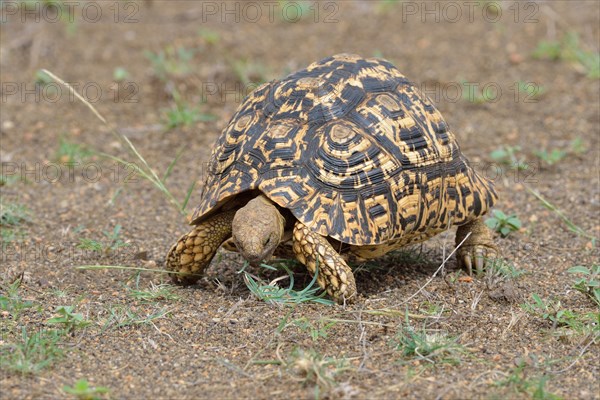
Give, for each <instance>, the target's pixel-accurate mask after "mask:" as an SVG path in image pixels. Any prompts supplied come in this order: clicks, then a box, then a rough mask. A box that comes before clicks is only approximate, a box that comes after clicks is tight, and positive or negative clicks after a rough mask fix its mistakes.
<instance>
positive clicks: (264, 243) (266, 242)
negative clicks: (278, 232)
mask: <svg viewBox="0 0 600 400" xmlns="http://www.w3.org/2000/svg"><path fill="white" fill-rule="evenodd" d="M270 242H271V236H269V237H268V238H266V239H265V240H264V241H263V246H265V247H266V246H267V245H268V244H269V243H270Z"/></svg>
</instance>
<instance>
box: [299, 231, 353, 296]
mask: <svg viewBox="0 0 600 400" xmlns="http://www.w3.org/2000/svg"><path fill="white" fill-rule="evenodd" d="M293 241H294V254H295V255H296V258H297V259H298V261H300V262H301V263H302V264H304V265H306V267H307V268H308V271H309V272H310V273H311V275H313V276H314V275H315V273H316V271H317V266H318V268H319V271H318V275H317V283H318V284H319V286H320V287H321V288H322V289H324V290H325V291H327V294H329V296H331V298H333V299H334V300H335V301H336V302H338V303H339V304H344V303H346V302H351V301H353V300H354V298H355V297H356V283H355V282H354V274H353V273H352V270H351V269H350V267H349V266H348V265H347V264H346V262H345V261H344V259H343V258H342V257H341V256H340V255H339V253H338V252H336V251H335V250H334V249H333V247H331V245H330V244H329V242H328V241H327V239H325V238H324V237H323V236H321V235H319V234H318V233H315V232H313V231H311V230H310V229H308V228H307V227H306V225H304V224H303V223H301V222H299V221H298V222H296V225H294V237H293Z"/></svg>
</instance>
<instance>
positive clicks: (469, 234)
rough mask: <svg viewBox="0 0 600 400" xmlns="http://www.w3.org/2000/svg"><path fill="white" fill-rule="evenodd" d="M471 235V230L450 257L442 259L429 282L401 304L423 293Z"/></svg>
mask: <svg viewBox="0 0 600 400" xmlns="http://www.w3.org/2000/svg"><path fill="white" fill-rule="evenodd" d="M469 236H471V232H469V233H467V235H466V236H465V238H464V239H463V240H462V241H461V242H460V243H459V244H458V245H457V246H456V247H455V248H454V250H452V252H451V253H450V254H449V255H448V257H446V258H445V259H444V261H442V263H441V264H440V266H439V267H438V269H437V270H436V271H435V272H434V273H433V275H431V277H430V278H429V280H428V281H427V282H425V284H423V286H421V287H420V288H419V290H417V291H416V292H415V293H413V294H412V295H411V296H409V297H408V299H406V300H404V301H403V302H402V303H400V304H399V305H400V306H401V305H403V304H406V303H408V302H409V301H410V300H412V299H413V298H415V297H416V296H417V295H418V294H419V293H421V292H422V291H423V289H425V287H426V286H427V285H429V284H430V283H431V281H433V279H434V278H435V277H436V275H437V274H438V272H440V271H441V270H442V268H444V266H445V265H446V262H448V260H449V259H450V257H452V256H453V255H454V253H456V250H458V249H460V246H462V244H463V243H464V242H465V240H467V239H468V238H469Z"/></svg>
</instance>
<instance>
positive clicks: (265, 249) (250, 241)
mask: <svg viewBox="0 0 600 400" xmlns="http://www.w3.org/2000/svg"><path fill="white" fill-rule="evenodd" d="M284 228H285V219H284V218H283V217H282V216H281V214H280V213H279V211H278V210H277V207H276V206H275V205H274V204H273V203H272V202H270V201H269V200H268V199H267V198H266V197H264V196H258V197H256V198H254V199H252V200H250V201H249V202H248V204H246V206H244V207H242V208H240V209H239V210H238V211H237V212H236V213H235V217H234V219H233V225H232V239H233V242H234V243H235V246H236V247H237V249H238V251H239V252H240V254H242V256H243V257H244V258H245V259H246V260H248V261H249V262H250V263H251V264H255V265H256V264H259V263H261V262H262V261H266V260H269V259H270V258H271V256H272V255H273V252H274V251H275V249H276V248H277V246H278V245H279V243H280V242H281V239H282V238H283V231H284Z"/></svg>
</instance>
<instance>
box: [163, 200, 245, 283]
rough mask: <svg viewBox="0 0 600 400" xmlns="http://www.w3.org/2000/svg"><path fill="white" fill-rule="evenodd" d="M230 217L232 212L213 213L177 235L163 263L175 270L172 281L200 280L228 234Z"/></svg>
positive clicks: (232, 214)
mask: <svg viewBox="0 0 600 400" xmlns="http://www.w3.org/2000/svg"><path fill="white" fill-rule="evenodd" d="M234 216H235V211H228V212H223V213H221V214H217V215H215V216H213V217H211V218H209V219H208V220H206V221H204V222H202V223H200V224H198V225H196V226H195V227H194V229H192V230H191V231H190V232H188V233H186V234H185V235H183V236H182V237H180V238H179V240H178V241H177V243H175V244H174V245H173V247H171V250H169V253H168V255H167V262H166V266H167V269H168V270H169V271H174V272H179V274H171V279H172V280H173V282H174V283H177V284H180V285H192V284H194V283H196V281H198V279H200V277H201V276H202V272H203V271H204V268H206V267H207V266H208V265H209V264H210V261H211V260H212V259H213V257H214V256H215V253H216V252H217V249H218V248H219V246H221V244H222V243H223V242H224V241H225V240H227V239H228V238H230V237H231V224H232V222H233V217H234Z"/></svg>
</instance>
